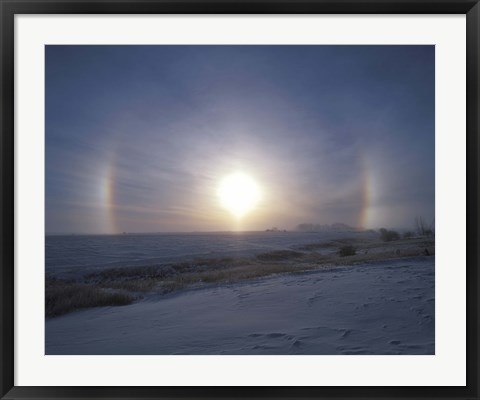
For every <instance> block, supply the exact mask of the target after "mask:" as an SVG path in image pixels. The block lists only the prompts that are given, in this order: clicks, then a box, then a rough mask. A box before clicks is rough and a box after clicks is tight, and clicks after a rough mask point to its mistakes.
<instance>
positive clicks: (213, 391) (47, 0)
mask: <svg viewBox="0 0 480 400" xmlns="http://www.w3.org/2000/svg"><path fill="white" fill-rule="evenodd" d="M0 12H1V15H0V19H1V22H0V26H1V32H0V34H1V37H0V40H1V42H0V43H1V65H0V68H1V88H0V91H1V103H0V104H1V109H0V120H1V139H2V142H1V153H0V154H1V155H0V157H1V178H0V185H1V210H2V211H1V233H0V237H1V240H0V254H1V257H2V259H1V300H0V301H1V307H0V313H1V322H0V354H1V363H0V369H1V370H0V397H1V398H2V399H27V398H28V399H60V398H65V399H70V398H72V399H73V398H75V399H92V398H96V399H116V398H137V399H144V398H145V399H146V398H148V399H153V398H159V399H170V398H172V399H173V398H182V399H188V398H192V399H201V398H205V399H207V398H252V399H254V398H279V399H282V398H322V399H328V398H332V399H333V398H335V399H339V398H352V399H353V398H372V399H373V398H374V399H381V398H384V399H386V398H389V399H404V398H405V399H406V398H408V399H414V398H416V399H449V398H451V399H453V398H455V399H474V398H480V397H479V396H480V395H479V390H478V383H479V368H478V362H479V357H478V355H479V353H478V352H479V346H478V329H479V317H478V312H479V298H478V288H479V286H480V285H479V284H480V282H479V274H478V269H477V268H478V260H479V257H478V255H479V246H478V243H479V242H478V227H479V214H478V211H477V205H478V200H479V196H478V195H479V187H480V185H479V183H480V182H479V170H478V168H479V164H478V158H479V157H480V147H479V140H478V134H479V121H480V117H479V116H480V113H479V110H480V104H479V97H480V86H479V75H480V69H479V57H480V52H479V40H480V5H479V0H421V1H416V0H368V1H364V0H303V1H293V0H284V1H282V0H271V1H268V0H259V1H238V0H233V1H212V0H211V1H203V0H198V1H193V0H186V1H168V0H140V1H135V0H105V1H89V0H81V1H67V0H29V1H28V0H27V1H24V0H0ZM16 14H465V15H466V21H467V37H466V40H467V63H466V66H467V71H466V74H467V87H466V89H467V150H466V155H467V165H466V168H467V193H466V195H467V204H466V206H467V232H466V234H467V243H466V249H467V293H466V294H467V366H466V370H467V377H466V379H467V380H466V382H467V384H466V386H465V387H441V386H438V387H222V386H215V387H64V386H58V387H52V386H50V387H22V386H15V385H14V341H15V337H14V265H15V264H14V261H15V260H14V245H15V243H14V232H15V225H14V210H15V201H14V200H15V199H14V17H15V15H16ZM459 134H461V133H459Z"/></svg>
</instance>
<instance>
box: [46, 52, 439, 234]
mask: <svg viewBox="0 0 480 400" xmlns="http://www.w3.org/2000/svg"><path fill="white" fill-rule="evenodd" d="M45 56H46V58H45V63H46V65H45V66H46V71H45V79H46V81H45V109H46V110H45V113H46V115H45V117H46V119H45V142H46V150H45V193H46V194H45V196H46V198H45V211H46V215H45V218H46V221H45V223H46V232H47V233H121V232H189V231H229V230H265V229H267V228H271V227H278V228H279V229H287V230H290V229H294V228H295V227H296V226H297V225H298V224H300V223H314V224H333V223H345V224H348V225H351V226H354V227H360V228H366V229H367V228H373V229H378V228H380V227H387V228H405V229H408V228H411V229H413V225H414V218H415V217H416V216H421V217H422V218H424V219H425V220H426V221H427V222H430V221H433V219H434V216H435V50H434V46H360V45H352V46H320V45H318V46H316V45H314V46H298V45H291V46H283V45H275V46H267V45H258V46H251V45H248V46H207V45H204V46H201V45H194V46H178V45H175V46H165V45H160V46H98V45H97V46H93V45H86V46H76V45H68V46H59V45H48V46H46V48H45ZM237 173H241V174H243V176H247V177H249V179H250V180H251V181H254V182H255V185H256V187H257V189H258V192H259V194H258V199H257V202H256V203H255V204H253V205H252V207H251V209H249V211H248V212H246V213H245V214H244V215H242V216H241V217H239V216H238V215H234V214H233V213H232V212H231V210H229V209H228V207H226V206H225V204H223V203H221V201H220V199H219V195H218V193H219V185H221V182H222V181H223V180H224V179H225V177H228V176H231V175H232V174H237ZM238 190H239V191H240V192H242V191H243V192H245V190H248V189H245V190H244V188H243V187H239V189H238ZM234 194H235V196H236V193H234ZM241 194H242V193H240V197H239V198H241ZM237 197H238V196H237Z"/></svg>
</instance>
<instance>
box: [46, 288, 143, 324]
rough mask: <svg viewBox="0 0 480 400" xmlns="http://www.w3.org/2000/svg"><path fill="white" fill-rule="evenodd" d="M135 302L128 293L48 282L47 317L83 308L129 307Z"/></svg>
mask: <svg viewBox="0 0 480 400" xmlns="http://www.w3.org/2000/svg"><path fill="white" fill-rule="evenodd" d="M134 300H135V297H133V296H132V295H130V294H127V293H109V292H106V291H105V290H103V289H101V288H98V287H96V286H92V285H86V284H82V283H75V282H67V281H62V280H56V279H55V280H47V281H46V285H45V316H46V317H56V316H59V315H63V314H67V313H69V312H72V311H76V310H79V309H82V308H88V307H102V306H119V305H127V304H130V303H132V302H133V301H134Z"/></svg>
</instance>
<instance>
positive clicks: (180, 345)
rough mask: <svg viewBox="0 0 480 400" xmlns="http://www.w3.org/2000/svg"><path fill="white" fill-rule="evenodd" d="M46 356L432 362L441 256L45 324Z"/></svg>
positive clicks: (199, 292) (155, 301)
mask: <svg viewBox="0 0 480 400" xmlns="http://www.w3.org/2000/svg"><path fill="white" fill-rule="evenodd" d="M45 330H46V332H45V333H46V354H48V355H50V354H69V355H74V354H91V355H94V354H96V355H101V354H119V355H120V354H121V355H125V354H137V355H140V354H150V355H154V354H434V353H435V257H416V258H409V259H397V260H391V261H382V262H378V263H370V264H363V265H357V266H349V267H334V268H331V269H324V270H317V271H311V272H306V273H302V274H295V275H277V276H274V277H269V278H263V279H258V280H253V281H248V282H242V283H235V284H231V285H223V286H210V287H205V288H202V289H196V290H187V291H183V292H179V293H176V294H170V295H167V296H150V297H147V298H146V299H145V300H143V301H140V302H138V303H135V304H131V305H128V306H122V307H103V308H96V309H90V310H84V311H79V312H75V313H73V314H69V315H65V316H63V317H58V318H54V319H50V320H47V321H46V325H45Z"/></svg>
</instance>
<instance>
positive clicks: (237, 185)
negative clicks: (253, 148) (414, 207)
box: [217, 172, 260, 218]
mask: <svg viewBox="0 0 480 400" xmlns="http://www.w3.org/2000/svg"><path fill="white" fill-rule="evenodd" d="M217 194H218V197H219V198H220V204H221V205H222V207H223V208H225V209H227V210H228V211H230V212H231V213H232V214H233V215H234V216H235V217H237V218H241V217H243V216H244V215H245V214H247V213H248V212H249V211H251V210H252V209H253V208H254V207H255V205H256V204H257V203H258V201H259V200H260V189H259V187H258V185H257V183H256V182H255V181H254V180H253V179H252V178H251V177H249V176H248V175H245V174H243V173H241V172H237V173H234V174H231V175H228V176H226V177H225V178H223V179H222V180H221V182H220V185H219V187H218V191H217Z"/></svg>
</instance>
